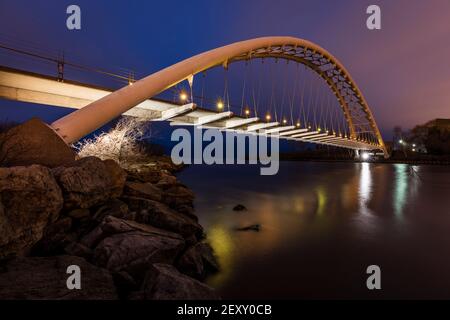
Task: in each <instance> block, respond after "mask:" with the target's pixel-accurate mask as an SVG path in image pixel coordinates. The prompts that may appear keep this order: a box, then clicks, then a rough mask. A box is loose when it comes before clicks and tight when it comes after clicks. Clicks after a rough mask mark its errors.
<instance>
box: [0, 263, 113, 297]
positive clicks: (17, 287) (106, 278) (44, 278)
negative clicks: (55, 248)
mask: <svg viewBox="0 0 450 320" xmlns="http://www.w3.org/2000/svg"><path fill="white" fill-rule="evenodd" d="M70 265H77V266H79V267H80V269H81V290H69V289H68V288H67V284H66V281H67V278H68V277H69V275H68V274H67V272H66V271H67V267H68V266H70ZM0 299H1V300H4V299H8V300H13V299H21V300H38V299H45V300H48V299H49V300H53V299H58V300H59V299H61V300H72V299H76V300H80V299H81V300H83V299H89V300H96V299H99V300H112V299H117V293H116V289H115V286H114V283H113V279H112V276H111V275H110V274H109V272H108V271H106V270H104V269H101V268H98V267H96V266H93V265H91V264H89V263H88V262H86V261H85V260H84V259H82V258H79V257H73V256H56V257H34V258H17V259H15V260H12V261H9V262H8V263H7V264H6V265H5V266H4V268H3V270H2V272H1V273H0Z"/></svg>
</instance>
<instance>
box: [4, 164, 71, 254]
mask: <svg viewBox="0 0 450 320" xmlns="http://www.w3.org/2000/svg"><path fill="white" fill-rule="evenodd" d="M62 206H63V197H62V194H61V190H60V188H59V187H58V184H57V183H56V181H55V179H54V178H53V176H52V173H51V171H50V169H48V168H45V167H43V166H40V165H32V166H29V167H11V168H0V258H3V257H6V256H9V255H15V254H19V255H21V254H23V253H25V252H26V251H27V250H28V249H29V248H30V247H31V246H32V245H34V244H35V243H36V242H37V241H38V240H39V239H41V238H42V236H43V233H44V229H45V227H46V226H47V225H48V224H50V223H52V222H54V221H56V219H57V218H58V216H59V212H60V210H61V208H62Z"/></svg>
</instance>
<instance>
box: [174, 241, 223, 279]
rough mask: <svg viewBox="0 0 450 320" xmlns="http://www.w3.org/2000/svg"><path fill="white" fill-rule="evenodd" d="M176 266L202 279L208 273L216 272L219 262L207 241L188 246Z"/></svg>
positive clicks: (191, 275)
mask: <svg viewBox="0 0 450 320" xmlns="http://www.w3.org/2000/svg"><path fill="white" fill-rule="evenodd" d="M177 267H178V269H179V270H181V271H182V272H183V273H185V274H187V275H189V276H190V277H193V278H196V279H204V278H205V277H206V275H207V274H208V273H211V272H217V271H218V270H219V264H218V263H217V259H216V257H215V255H214V252H213V249H212V248H211V246H210V245H209V244H208V243H205V242H199V243H196V244H194V245H193V246H191V247H189V248H188V249H187V250H186V251H185V252H184V253H183V254H182V255H181V257H180V259H179V260H178V263H177Z"/></svg>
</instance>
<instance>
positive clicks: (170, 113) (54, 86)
mask: <svg viewBox="0 0 450 320" xmlns="http://www.w3.org/2000/svg"><path fill="white" fill-rule="evenodd" d="M111 92H112V90H108V89H105V88H100V87H97V86H92V85H87V84H83V83H78V82H75V81H68V80H65V81H64V82H60V81H58V79H57V78H56V77H50V76H44V75H40V74H36V73H31V72H26V71H22V70H17V69H11V68H7V67H0V98H5V99H8V100H15V101H22V102H30V103H37V104H44V105H50V106H56V107H65V108H76V109H80V108H83V107H84V106H86V105H88V104H90V103H91V102H93V101H96V100H98V99H100V98H102V97H104V96H106V95H108V94H109V93H111ZM124 115H128V116H134V117H138V118H142V119H145V120H150V121H162V120H167V121H170V122H171V125H184V126H199V125H201V126H202V127H204V128H216V129H220V130H233V131H236V132H239V133H243V134H271V135H272V136H273V137H279V138H280V139H289V140H297V141H302V142H309V143H316V144H323V145H329V146H334V147H342V148H347V149H355V150H356V149H357V150H379V149H380V146H378V145H376V144H371V143H367V142H363V141H357V140H354V139H350V138H346V137H340V136H335V135H332V134H327V133H323V132H322V133H319V132H316V131H311V130H308V129H306V128H305V129H302V128H295V129H294V128H293V127H292V126H283V125H280V124H279V123H275V122H271V123H266V122H263V121H260V119H259V118H257V117H254V118H243V117H239V116H237V115H234V114H233V113H232V112H229V111H228V112H215V111H212V110H206V109H202V108H198V107H196V106H195V105H194V104H186V105H180V104H177V103H173V102H170V101H163V100H158V99H148V100H146V101H144V102H142V103H140V104H139V105H137V106H135V107H134V108H132V109H130V110H128V111H127V112H125V113H124ZM277 133H279V135H273V134H277Z"/></svg>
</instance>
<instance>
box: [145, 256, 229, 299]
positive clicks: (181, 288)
mask: <svg viewBox="0 0 450 320" xmlns="http://www.w3.org/2000/svg"><path fill="white" fill-rule="evenodd" d="M142 291H143V295H141V297H143V298H144V299H152V300H219V299H220V296H219V295H218V294H217V293H216V291H215V290H214V289H213V288H211V287H209V286H207V285H206V284H204V283H201V282H200V281H198V280H195V279H192V278H190V277H188V276H186V275H184V274H182V273H180V272H179V271H178V270H177V269H176V268H175V267H174V266H172V265H168V264H161V263H155V264H153V265H152V267H151V269H150V270H149V271H148V273H147V276H146V278H145V281H144V283H143V289H142Z"/></svg>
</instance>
